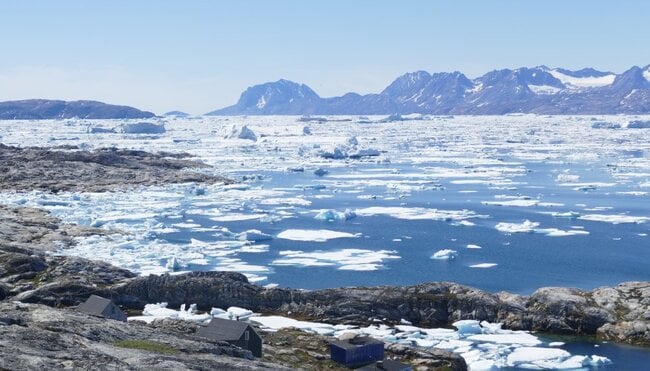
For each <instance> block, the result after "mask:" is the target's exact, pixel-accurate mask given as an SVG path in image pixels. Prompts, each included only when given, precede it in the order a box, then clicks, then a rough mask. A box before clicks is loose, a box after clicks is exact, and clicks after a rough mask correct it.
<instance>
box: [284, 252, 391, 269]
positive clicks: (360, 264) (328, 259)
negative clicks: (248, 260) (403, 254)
mask: <svg viewBox="0 0 650 371" xmlns="http://www.w3.org/2000/svg"><path fill="white" fill-rule="evenodd" d="M279 255H280V256H282V258H280V259H276V260H274V261H273V262H272V263H271V265H284V266H287V265H292V266H302V267H323V266H325V267H326V266H335V267H337V269H339V270H350V271H374V270H377V269H380V268H381V267H383V263H384V261H386V260H391V259H399V258H400V257H399V255H397V251H394V250H379V251H372V250H365V249H343V250H339V251H312V252H305V251H301V250H284V251H280V252H279Z"/></svg>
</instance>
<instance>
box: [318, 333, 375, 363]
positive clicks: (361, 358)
mask: <svg viewBox="0 0 650 371" xmlns="http://www.w3.org/2000/svg"><path fill="white" fill-rule="evenodd" d="M330 357H331V358H332V360H333V361H334V362H337V363H340V364H342V365H344V366H346V367H350V368H354V367H360V366H364V365H368V364H371V363H373V362H377V361H381V360H383V359H384V343H383V342H381V341H379V340H376V339H373V338H371V337H356V338H354V339H350V340H341V341H333V342H331V343H330Z"/></svg>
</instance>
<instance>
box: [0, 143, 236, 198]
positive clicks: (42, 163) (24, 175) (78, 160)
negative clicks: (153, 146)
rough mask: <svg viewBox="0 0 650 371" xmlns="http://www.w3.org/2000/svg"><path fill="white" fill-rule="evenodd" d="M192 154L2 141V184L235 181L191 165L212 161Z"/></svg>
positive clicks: (79, 187)
mask: <svg viewBox="0 0 650 371" xmlns="http://www.w3.org/2000/svg"><path fill="white" fill-rule="evenodd" d="M186 157H189V155H184V154H172V153H149V152H144V151H135V150H124V149H115V148H103V149H98V150H95V151H78V150H76V148H59V149H58V150H55V149H48V148H18V147H9V146H5V145H2V144H0V185H2V188H3V189H5V190H9V189H13V190H34V189H38V190H47V191H52V192H59V191H88V192H103V191H109V190H115V189H123V188H128V187H129V186H139V185H144V186H151V185H161V184H168V183H186V182H199V183H217V182H229V181H228V180H227V179H224V178H222V177H219V176H212V175H206V174H202V173H199V172H196V171H191V170H189V169H192V168H201V167H206V165H204V164H201V163H199V162H196V161H192V160H189V159H187V158H186Z"/></svg>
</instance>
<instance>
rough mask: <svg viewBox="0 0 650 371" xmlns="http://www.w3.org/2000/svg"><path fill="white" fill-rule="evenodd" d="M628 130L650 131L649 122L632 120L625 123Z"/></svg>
mask: <svg viewBox="0 0 650 371" xmlns="http://www.w3.org/2000/svg"><path fill="white" fill-rule="evenodd" d="M627 128H628V129H650V121H641V120H634V121H630V122H628V123H627Z"/></svg>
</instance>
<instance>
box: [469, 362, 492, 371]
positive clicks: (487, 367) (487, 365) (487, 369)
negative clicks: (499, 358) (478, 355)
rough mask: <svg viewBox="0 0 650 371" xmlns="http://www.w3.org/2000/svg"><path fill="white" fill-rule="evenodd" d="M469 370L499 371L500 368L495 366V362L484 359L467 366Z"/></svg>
mask: <svg viewBox="0 0 650 371" xmlns="http://www.w3.org/2000/svg"><path fill="white" fill-rule="evenodd" d="M467 366H468V368H469V369H470V370H472V371H493V370H498V369H499V368H498V367H497V366H496V365H495V364H494V361H492V360H489V359H483V360H480V361H476V362H471V363H470V364H469V365H467Z"/></svg>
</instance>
